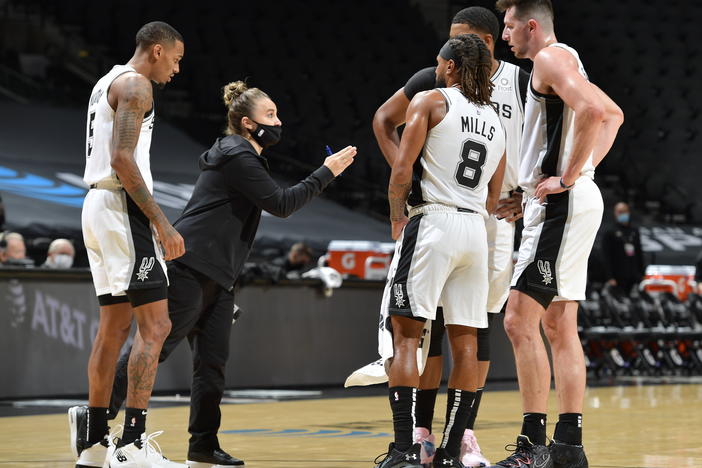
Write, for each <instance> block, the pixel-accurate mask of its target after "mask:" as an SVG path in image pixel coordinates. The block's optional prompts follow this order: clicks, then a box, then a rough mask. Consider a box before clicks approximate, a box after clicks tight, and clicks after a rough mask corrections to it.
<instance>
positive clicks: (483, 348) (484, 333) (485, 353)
mask: <svg viewBox="0 0 702 468" xmlns="http://www.w3.org/2000/svg"><path fill="white" fill-rule="evenodd" d="M495 315H497V314H491V313H489V312H488V326H487V328H478V361H489V360H490V328H492V321H493V320H494V319H495Z"/></svg>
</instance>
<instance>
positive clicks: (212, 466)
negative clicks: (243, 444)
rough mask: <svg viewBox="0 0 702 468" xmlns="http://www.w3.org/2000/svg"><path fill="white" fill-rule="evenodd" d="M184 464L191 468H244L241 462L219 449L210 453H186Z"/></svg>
mask: <svg viewBox="0 0 702 468" xmlns="http://www.w3.org/2000/svg"><path fill="white" fill-rule="evenodd" d="M185 464H186V465H188V466H190V467H192V468H220V467H224V466H244V462H243V460H239V459H238V458H234V457H232V456H231V455H229V454H228V453H227V452H225V451H224V450H222V449H221V448H218V449H214V450H213V451H211V452H191V451H188V459H187V460H186V461H185Z"/></svg>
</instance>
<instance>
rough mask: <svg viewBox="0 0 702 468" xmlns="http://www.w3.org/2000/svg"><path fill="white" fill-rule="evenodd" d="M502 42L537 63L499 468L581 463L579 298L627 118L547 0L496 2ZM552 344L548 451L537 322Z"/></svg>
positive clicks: (522, 174) (508, 323)
mask: <svg viewBox="0 0 702 468" xmlns="http://www.w3.org/2000/svg"><path fill="white" fill-rule="evenodd" d="M497 8H498V9H499V10H500V11H504V12H505V29H504V33H503V38H504V39H505V40H506V41H507V42H508V43H509V45H510V47H511V48H512V51H513V52H514V54H515V56H517V57H519V58H529V59H531V60H533V62H534V68H533V70H532V73H531V78H530V88H529V92H528V95H527V104H526V115H525V121H524V134H523V137H522V162H521V166H520V169H519V185H520V186H522V188H524V190H525V209H524V232H523V234H522V243H521V246H520V248H519V259H518V261H517V264H516V266H515V271H514V276H513V279H512V291H511V292H510V295H509V299H508V302H507V312H506V316H505V330H506V331H507V334H508V335H509V338H510V340H511V342H512V347H513V349H514V354H515V360H516V364H517V375H518V378H519V389H520V392H521V396H522V405H523V410H524V419H523V425H522V430H521V435H519V437H518V438H517V444H516V450H515V452H514V453H513V454H512V455H511V456H510V457H508V458H507V459H506V460H504V461H501V462H499V463H498V464H497V465H496V466H498V467H521V468H526V467H536V468H548V467H550V466H554V467H556V468H581V467H587V466H588V462H587V458H586V457H585V452H584V451H583V446H582V408H583V397H584V392H585V362H584V357H583V350H582V346H581V344H580V339H579V337H578V331H577V311H578V303H577V302H576V301H578V300H583V299H585V283H586V280H587V261H588V257H589V255H590V251H591V249H592V245H593V243H594V240H595V235H596V234H597V229H598V228H599V226H600V222H601V219H602V197H601V195H600V191H599V189H598V188H597V185H596V184H595V182H594V180H593V177H594V172H595V167H596V166H597V165H598V164H599V163H600V161H602V158H604V157H605V155H606V154H607V152H608V151H609V149H610V148H611V146H612V143H613V142H614V139H615V137H616V135H617V131H618V129H619V127H620V125H621V124H622V122H623V114H622V111H621V110H620V109H619V107H617V105H616V104H615V103H614V102H612V100H611V99H610V98H609V97H607V96H606V95H605V94H604V93H603V92H602V91H601V90H600V89H599V88H597V87H596V86H595V85H594V84H592V83H590V82H589V81H588V79H587V74H586V73H585V69H584V68H583V64H582V62H581V61H580V58H579V56H578V53H577V52H576V51H575V50H573V49H572V48H570V47H568V46H567V45H565V44H562V43H559V42H558V41H557V39H556V36H555V34H554V29H553V20H554V15H553V7H552V5H551V1H550V0H499V1H498V2H497ZM540 323H541V324H543V328H544V332H545V334H546V337H547V339H548V340H549V342H550V344H551V351H552V354H553V367H554V374H555V385H556V392H557V394H558V406H559V418H558V424H557V425H556V430H555V433H554V437H553V439H554V441H553V443H552V444H550V446H549V447H548V448H547V447H546V446H545V443H546V408H547V400H548V393H549V387H550V382H551V372H550V368H549V361H548V357H547V355H546V350H545V347H544V343H543V340H542V339H541V334H540V331H539V324H540Z"/></svg>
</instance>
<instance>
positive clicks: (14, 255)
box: [5, 232, 27, 260]
mask: <svg viewBox="0 0 702 468" xmlns="http://www.w3.org/2000/svg"><path fill="white" fill-rule="evenodd" d="M5 241H6V242H7V248H6V251H5V252H6V255H7V258H8V259H14V260H22V259H24V258H27V247H26V246H25V245H24V237H22V234H20V233H18V232H10V233H9V234H7V235H6V236H5Z"/></svg>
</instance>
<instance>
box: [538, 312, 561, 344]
mask: <svg viewBox="0 0 702 468" xmlns="http://www.w3.org/2000/svg"><path fill="white" fill-rule="evenodd" d="M541 325H542V326H543V327H544V335H546V338H547V339H548V341H549V342H551V343H554V342H557V341H558V337H559V335H560V333H559V326H558V321H556V320H553V319H550V318H548V317H544V318H543V319H542V320H541Z"/></svg>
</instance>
